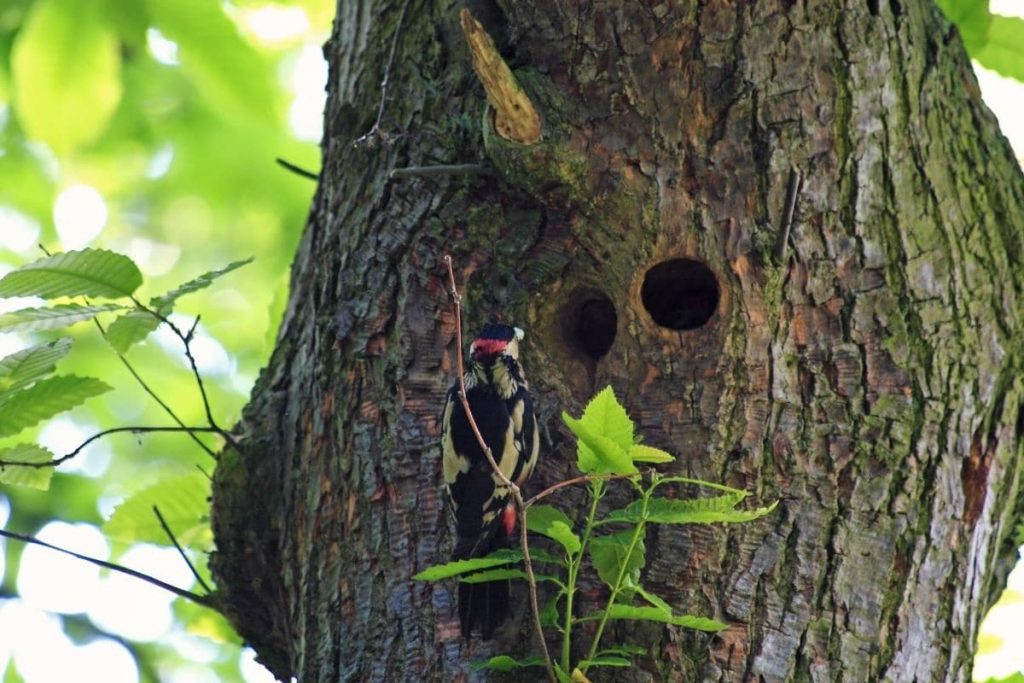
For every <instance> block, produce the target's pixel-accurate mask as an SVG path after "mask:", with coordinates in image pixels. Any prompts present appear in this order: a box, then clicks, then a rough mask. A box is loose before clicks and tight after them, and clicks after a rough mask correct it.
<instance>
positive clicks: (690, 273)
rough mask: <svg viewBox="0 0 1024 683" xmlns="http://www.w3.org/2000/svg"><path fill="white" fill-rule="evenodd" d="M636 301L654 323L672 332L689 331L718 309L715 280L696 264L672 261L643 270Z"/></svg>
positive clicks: (707, 271)
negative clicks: (642, 306)
mask: <svg viewBox="0 0 1024 683" xmlns="http://www.w3.org/2000/svg"><path fill="white" fill-rule="evenodd" d="M640 299H641V301H643V304H644V308H646V309H647V312H648V313H650V314H651V317H652V318H654V322H656V323H658V324H659V325H661V326H662V327H667V328H669V329H672V330H693V329H696V328H698V327H700V326H701V325H703V324H704V323H706V322H707V321H708V320H709V319H710V318H711V316H712V315H714V314H715V309H716V308H718V280H717V279H716V278H715V274H714V273H712V272H711V270H710V269H709V268H708V267H707V266H705V265H704V264H703V263H700V262H699V261H693V260H691V259H672V260H671V261H663V262H662V263H659V264H658V265H656V266H654V267H653V268H651V269H650V270H648V271H647V274H646V275H645V276H644V284H643V286H642V287H641V288H640Z"/></svg>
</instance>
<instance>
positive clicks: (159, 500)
mask: <svg viewBox="0 0 1024 683" xmlns="http://www.w3.org/2000/svg"><path fill="white" fill-rule="evenodd" d="M209 497H210V480H209V479H207V477H206V475H204V474H203V473H202V472H196V473H195V474H184V475H178V476H173V477H165V478H163V479H161V480H160V481H158V482H157V483H155V484H152V485H151V486H147V487H146V488H144V489H142V490H140V491H138V492H136V493H134V494H132V495H131V496H129V497H128V498H127V499H126V500H125V501H124V502H123V503H121V504H120V505H118V506H117V507H116V508H114V513H113V514H112V515H111V516H110V519H108V520H107V521H106V523H104V525H103V532H104V533H105V534H106V535H107V536H108V537H109V538H112V539H114V540H116V541H121V542H123V543H155V544H157V545H171V541H170V539H169V538H167V534H166V533H165V532H164V530H163V528H162V527H161V526H160V521H159V520H158V519H157V516H156V513H154V512H153V506H156V507H158V508H160V514H161V515H163V517H164V519H165V520H166V521H167V526H169V527H170V528H171V531H173V532H174V535H175V537H177V539H178V541H179V542H180V543H182V544H183V545H196V544H197V541H201V540H203V538H204V536H205V535H206V533H207V529H208V528H209V522H208V520H207V519H206V518H207V516H208V515H209V512H210V503H209Z"/></svg>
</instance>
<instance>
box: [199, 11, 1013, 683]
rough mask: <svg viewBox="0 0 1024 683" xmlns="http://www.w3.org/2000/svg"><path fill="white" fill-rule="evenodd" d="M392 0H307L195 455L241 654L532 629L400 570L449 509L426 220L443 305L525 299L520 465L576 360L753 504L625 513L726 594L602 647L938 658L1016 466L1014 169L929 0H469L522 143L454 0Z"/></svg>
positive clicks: (431, 645) (887, 660)
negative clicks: (312, 93) (312, 60)
mask: <svg viewBox="0 0 1024 683" xmlns="http://www.w3.org/2000/svg"><path fill="white" fill-rule="evenodd" d="M407 5H408V6H407V7H403V2H402V1H401V0H346V1H341V2H339V6H338V18H337V21H336V23H335V29H334V35H333V37H332V38H331V40H330V42H329V43H328V45H327V48H326V53H327V56H328V58H329V60H330V62H331V76H330V82H329V84H328V91H329V100H328V106H327V112H326V132H325V137H324V142H323V154H324V163H323V172H322V174H321V182H320V187H319V190H318V192H317V195H316V200H315V202H314V206H313V209H312V213H311V215H310V219H309V225H308V226H307V229H306V232H305V236H304V238H303V240H302V244H301V247H300V249H299V251H298V254H297V255H296V257H295V262H294V267H293V278H292V289H291V300H290V304H289V307H288V311H287V314H286V316H285V320H284V323H283V325H282V328H281V332H280V337H279V341H278V346H277V350H276V351H275V353H274V354H273V357H272V358H271V360H270V362H269V365H268V367H267V369H266V370H265V371H264V373H263V375H262V377H261V378H260V381H259V383H258V385H257V387H256V389H255V390H254V392H253V396H252V402H251V404H250V405H249V407H248V409H247V410H246V413H245V428H246V432H247V438H246V439H245V440H244V447H243V449H242V452H228V453H225V454H224V457H223V458H222V461H221V464H220V466H219V467H218V469H217V474H216V477H215V489H214V501H213V504H214V510H213V514H214V528H215V533H216V538H217V546H218V552H217V554H216V555H215V557H214V561H213V569H214V572H215V574H216V577H217V580H218V584H219V586H220V589H221V591H222V597H223V599H224V600H225V604H226V605H227V606H228V610H229V613H230V616H231V618H232V620H233V621H234V623H235V625H236V626H237V627H238V629H239V631H240V633H242V635H243V636H244V637H245V638H246V639H247V640H249V641H250V642H251V643H252V644H253V645H254V647H255V648H256V650H257V652H258V653H259V655H260V657H261V658H262V660H263V661H265V662H266V663H267V664H268V665H269V666H270V668H271V669H272V670H273V671H274V672H275V673H277V674H278V675H279V676H282V677H284V676H288V675H296V676H298V677H299V678H300V680H303V681H339V680H344V681H419V680H424V681H450V680H470V679H479V678H481V677H482V676H481V675H480V674H470V673H468V669H467V666H466V662H467V660H468V659H469V658H471V657H474V658H479V657H481V656H483V655H485V654H488V653H491V652H494V651H501V650H504V651H512V652H517V653H526V652H527V651H530V650H531V649H532V647H533V643H532V641H531V635H530V632H529V630H528V625H527V622H526V621H525V620H522V619H520V621H519V622H518V623H516V624H513V626H512V627H510V628H509V629H507V631H506V633H505V634H504V635H503V637H502V638H499V639H498V640H497V641H496V642H494V643H493V644H489V645H487V646H482V645H480V644H475V645H473V646H472V647H467V646H465V645H464V644H463V643H462V642H460V638H459V634H458V628H457V624H456V621H457V620H456V615H455V612H454V610H453V605H452V590H453V586H451V585H447V584H424V583H418V582H414V581H411V580H410V578H409V577H410V575H411V574H413V573H414V572H416V571H418V570H420V569H422V568H424V567H425V566H427V565H429V564H432V563H435V562H437V561H440V560H443V559H444V558H445V557H446V555H447V553H448V551H449V549H450V546H451V540H452V539H451V536H450V532H449V531H448V522H447V519H446V514H445V510H444V505H443V499H442V497H441V465H440V448H439V447H438V443H437V441H438V416H439V415H438V414H439V411H440V407H441V403H442V392H443V391H444V389H445V388H446V387H447V386H448V384H449V383H450V382H451V380H452V379H453V374H452V366H451V362H450V360H449V357H450V355H451V354H452V352H453V350H454V349H453V345H454V344H453V333H454V330H453V326H452V317H451V313H450V309H449V303H448V299H447V296H446V287H445V283H444V270H443V266H442V263H441V260H440V257H441V256H442V255H443V254H444V253H448V252H450V253H452V254H453V256H454V258H455V260H456V263H457V267H458V277H459V279H460V282H464V283H465V290H466V292H465V293H466V302H465V303H466V309H467V316H468V325H469V326H470V327H471V328H472V327H476V326H477V325H478V324H479V323H480V322H482V321H484V320H486V319H487V318H489V317H490V316H492V315H495V314H498V315H502V316H504V317H505V318H506V319H509V320H513V321H516V322H519V323H521V324H522V325H523V326H524V327H525V328H526V329H527V331H528V336H527V340H526V351H525V366H526V369H527V374H528V376H529V377H530V378H531V380H532V384H533V387H534V389H535V392H536V394H537V396H538V399H539V404H540V408H541V413H542V416H541V417H542V420H543V422H544V423H545V425H546V427H547V437H546V439H545V443H544V449H543V454H542V464H541V466H540V468H539V472H538V475H537V476H536V477H535V480H534V482H533V484H532V486H531V488H533V490H534V491H536V490H539V487H540V486H541V485H543V484H548V483H551V482H553V481H555V480H558V479H561V478H563V477H566V476H567V475H568V474H569V473H570V463H571V462H572V460H573V454H572V453H571V452H570V448H571V447H570V446H569V445H568V444H569V442H568V439H567V438H566V434H565V433H564V432H563V431H561V429H560V427H559V423H558V419H557V415H558V412H559V411H560V410H562V409H567V410H570V411H578V410H579V409H580V407H581V405H582V403H583V402H585V401H586V400H587V399H588V398H589V396H590V395H591V394H592V392H593V391H594V390H595V389H597V388H600V387H602V386H603V385H605V384H608V383H610V384H611V385H613V386H614V387H615V389H616V392H617V394H618V395H619V396H620V398H621V399H622V400H623V403H624V404H625V405H626V406H627V407H628V408H629V409H630V410H631V412H632V413H633V415H634V417H635V418H636V419H637V420H638V422H639V424H640V425H641V433H642V434H643V436H644V438H645V439H646V441H647V442H648V443H651V444H652V445H655V446H659V447H663V448H667V449H669V450H671V451H673V452H676V453H679V454H681V456H682V457H681V459H680V461H679V462H677V463H676V464H675V465H674V467H675V470H676V471H678V472H681V473H685V474H688V475H693V476H698V477H703V478H707V479H711V480H717V481H722V482H724V483H728V484H731V485H733V486H737V487H741V488H746V489H749V490H752V491H753V492H755V494H756V495H755V498H756V499H757V501H758V502H765V503H767V502H771V501H774V500H777V499H778V500H780V501H781V503H780V505H779V509H778V510H777V511H776V512H775V513H774V514H773V515H772V516H771V517H769V518H766V519H764V520H760V521H759V522H757V523H752V524H748V525H742V526H736V527H730V528H663V529H661V530H660V531H658V532H657V533H653V532H652V534H651V535H650V536H649V538H648V543H649V546H650V548H651V550H650V551H649V557H650V558H651V560H650V562H649V564H648V567H647V568H646V570H645V572H644V581H645V582H646V583H647V584H650V585H651V586H652V587H653V588H654V589H656V590H657V592H659V593H660V594H661V595H663V596H666V597H667V598H668V600H669V601H670V602H671V603H672V604H673V605H674V606H675V607H676V608H678V610H679V611H683V612H689V613H695V614H705V615H709V616H715V617H717V618H719V619H722V620H724V621H725V622H727V623H728V624H729V625H730V627H729V629H728V630H727V631H725V632H723V633H721V634H719V635H717V636H714V637H708V636H705V635H701V634H695V633H693V632H688V631H684V630H678V629H675V628H657V629H652V628H650V627H645V628H643V629H641V630H638V631H635V632H634V633H633V634H632V635H631V638H632V639H633V640H641V641H643V643H644V644H646V645H648V646H649V647H650V649H651V652H652V655H651V656H650V657H648V658H646V659H644V660H643V666H642V668H641V669H638V670H633V671H631V672H628V673H625V674H623V673H621V672H618V673H616V676H617V677H618V678H617V680H618V679H623V678H628V679H629V680H672V681H690V680H707V681H748V680H750V681H758V680H760V681H784V680H814V681H825V680H835V681H838V680H844V681H857V682H859V681H877V680H892V681H968V680H970V671H971V659H972V655H973V650H974V642H975V638H976V634H977V629H978V624H979V621H980V619H981V617H982V616H983V614H984V612H985V610H986V608H987V607H988V605H989V604H990V603H991V601H992V599H993V597H994V596H995V595H996V594H997V592H998V588H999V587H1000V585H1001V584H1002V581H1003V579H1004V577H1005V573H1006V570H1007V567H1008V566H1009V562H1011V561H1012V557H1013V551H1012V546H1011V542H1010V540H1009V539H1008V537H1009V535H1010V532H1011V531H1012V526H1013V522H1014V520H1015V519H1016V508H1017V502H1016V501H1018V499H1019V497H1020V496H1019V493H1020V492H1019V488H1020V481H1021V460H1022V445H1021V444H1022V427H1024V410H1022V403H1024V385H1022V381H1021V379H1020V377H1019V376H1020V371H1021V368H1022V348H1021V345H1020V339H1021V335H1022V327H1021V303H1020V302H1021V287H1022V284H1024V273H1022V270H1021V268H1020V267H1019V264H1020V263H1021V257H1022V247H1024V245H1022V237H1021V221H1020V216H1021V215H1022V213H1021V211H1022V208H1024V182H1022V177H1021V173H1020V171H1019V169H1018V167H1017V165H1016V162H1015V160H1014V158H1013V155H1012V153H1011V151H1010V149H1009V146H1008V144H1007V143H1006V141H1005V140H1004V139H1003V138H1002V136H1001V135H1000V134H999V132H998V129H997V125H996V123H995V121H994V119H993V117H992V116H991V114H990V113H989V112H988V111H987V110H986V109H985V107H984V105H982V104H981V102H980V99H979V94H978V90H977V86H976V84H975V79H974V76H973V75H972V73H971V69H970V65H969V63H968V59H967V57H966V55H965V53H964V50H963V47H962V45H961V42H960V40H959V38H958V37H957V35H956V32H955V29H953V28H952V27H951V26H950V25H949V24H948V23H947V22H946V21H945V20H944V19H943V18H942V17H941V15H940V14H939V12H938V10H937V9H936V8H935V7H934V6H933V5H932V3H931V2H930V1H928V0H845V1H843V2H837V1H836V0H806V1H804V2H793V1H792V0H759V1H757V2H754V1H753V0H749V1H742V0H733V1H726V0H709V1H706V2H700V1H697V0H689V1H686V0H682V1H679V2H673V1H665V2H643V3H641V2H620V1H619V0H593V1H591V2H570V1H569V0H517V1H516V2H511V1H509V2H500V3H499V5H493V4H490V2H488V1H486V0H484V1H478V2H472V3H470V7H471V9H472V10H473V12H474V14H475V15H476V16H477V17H478V18H480V19H481V21H482V22H483V23H484V25H485V26H486V28H487V30H488V31H489V32H490V34H491V35H492V36H493V37H494V38H495V40H496V42H497V44H498V47H499V49H500V50H501V52H502V53H503V55H504V56H505V58H506V60H507V61H508V62H509V64H510V65H511V67H512V69H513V70H514V72H515V74H516V76H517V78H518V79H519V81H520V83H521V84H522V86H523V88H524V89H525V91H526V93H527V95H528V96H529V98H530V100H531V101H532V102H533V103H534V104H535V105H536V107H537V110H538V111H539V113H540V114H541V117H542V118H543V122H544V123H543V139H542V140H541V142H539V143H538V144H535V145H521V144H516V143H513V142H510V141H508V140H506V139H504V138H502V137H501V136H500V135H498V134H497V133H496V132H495V130H494V127H493V119H492V118H491V117H489V116H488V115H485V113H484V112H485V108H486V107H485V104H484V96H483V90H482V88H481V85H480V83H479V81H478V80H477V79H476V77H475V76H474V74H473V72H472V70H471V59H470V55H469V52H468V50H467V47H466V42H465V39H464V37H463V35H462V32H461V29H460V25H459V18H458V10H459V9H460V7H461V6H462V5H461V4H460V3H456V2H451V1H449V0H438V1H436V2H428V1H426V0H412V1H411V2H408V3H407ZM403 13H404V16H403ZM400 17H402V18H401V31H400V35H399V37H398V40H397V52H396V57H395V60H394V65H393V68H392V70H391V73H390V87H389V90H388V91H387V103H386V108H385V115H384V118H383V121H382V124H381V131H382V133H383V134H381V135H378V134H372V135H371V136H370V137H369V138H367V140H365V141H364V143H363V144H360V145H356V146H353V141H354V140H355V139H356V138H358V137H359V136H361V135H362V134H364V133H366V132H367V131H368V130H370V129H371V128H372V127H373V122H374V120H375V118H376V116H377V106H378V101H379V97H380V87H379V84H380V82H381V79H382V77H383V75H384V71H385V67H386V65H387V64H388V53H389V51H390V49H391V45H392V39H393V37H394V36H395V32H396V29H397V26H398V24H399V21H400ZM480 161H486V162H487V163H488V164H490V165H492V166H493V168H494V169H495V172H494V174H492V175H473V176H465V175H451V176H431V177H415V176H414V177H411V178H403V179H398V180H389V179H388V172H389V171H390V170H392V169H394V168H397V167H407V166H413V165H417V166H419V165H429V164H459V163H467V162H469V163H472V162H480ZM791 169H795V170H796V171H798V172H799V173H800V174H801V175H802V176H803V182H802V184H800V187H799V193H798V196H797V200H798V201H797V203H796V210H795V215H794V217H793V220H792V226H791V230H790V231H789V234H788V238H787V237H784V236H783V233H785V232H786V231H787V220H786V213H787V206H786V205H787V194H788V188H789V187H790V185H791V183H790V178H791ZM673 259H686V260H683V261H676V262H675V263H674V264H670V265H668V266H664V267H662V268H660V269H658V270H655V271H652V270H651V269H652V268H654V267H655V266H657V265H659V264H662V263H664V262H666V261H671V260H673ZM705 267H706V269H707V270H704V268H705ZM645 281H646V283H647V284H646V286H645V284H644V283H645ZM707 314H710V318H709V319H707V320H705V318H707ZM679 328H687V329H679ZM604 351H606V353H604V355H601V354H602V352H604ZM579 496H580V494H579V493H578V492H577V493H570V494H567V495H566V496H563V497H562V498H560V499H558V501H557V503H558V504H559V505H561V506H563V507H565V508H567V509H568V508H571V507H572V506H573V505H575V504H577V503H578V502H579V500H580V498H579ZM598 592H599V590H598V589H597V588H594V587H592V588H591V589H590V592H589V595H590V597H591V598H596V597H598ZM520 597H521V598H522V599H521V600H520V603H519V605H520V606H519V607H517V609H519V610H520V611H521V612H522V611H524V610H525V605H526V600H525V597H523V596H522V595H521V596H520ZM521 616H522V615H521ZM533 671H539V670H533ZM533 671H531V673H530V675H529V676H525V677H523V678H524V679H525V680H536V679H538V678H539V674H535V673H534V672H533ZM603 671H606V670H603ZM599 679H603V676H599Z"/></svg>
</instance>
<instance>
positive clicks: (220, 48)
mask: <svg viewBox="0 0 1024 683" xmlns="http://www.w3.org/2000/svg"><path fill="white" fill-rule="evenodd" d="M146 6H147V8H148V9H149V13H150V16H151V18H152V21H153V24H154V26H155V27H156V28H157V29H159V31H160V32H161V33H162V34H163V35H165V36H166V37H167V38H169V39H171V40H173V41H174V42H176V43H177V44H178V55H179V58H180V59H181V68H182V70H184V71H185V72H186V73H187V74H188V75H189V76H190V77H191V78H192V80H193V81H194V82H195V83H196V84H197V85H198V87H199V88H200V90H201V94H202V95H203V97H204V99H208V100H210V102H211V104H212V105H213V106H215V107H218V108H220V109H222V110H226V112H230V113H232V114H239V113H242V114H245V115H247V116H250V117H253V118H255V119H259V120H266V119H268V118H270V117H271V116H272V115H273V111H274V107H273V104H274V101H275V98H274V89H273V84H272V82H271V80H270V71H269V69H268V68H267V65H266V64H265V63H264V61H263V58H262V57H261V56H260V54H259V53H258V52H257V51H256V50H255V49H253V47H252V45H250V44H249V43H248V42H246V41H245V40H244V39H243V38H242V36H241V34H240V33H239V31H238V28H237V27H236V26H235V24H234V22H232V21H231V19H230V18H229V17H228V15H227V14H226V13H225V11H224V8H223V6H222V5H221V4H220V3H217V2H209V1H208V0H146Z"/></svg>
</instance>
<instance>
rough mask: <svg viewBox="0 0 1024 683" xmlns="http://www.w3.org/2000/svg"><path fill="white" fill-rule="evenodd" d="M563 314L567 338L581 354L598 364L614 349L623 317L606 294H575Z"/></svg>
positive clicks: (584, 292) (592, 292)
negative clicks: (620, 317)
mask: <svg viewBox="0 0 1024 683" xmlns="http://www.w3.org/2000/svg"><path fill="white" fill-rule="evenodd" d="M559 315H560V317H561V326H562V332H563V334H564V335H565V339H566V341H567V342H568V344H569V346H570V347H571V348H573V349H574V350H575V351H576V352H577V353H582V354H584V355H585V356H587V357H588V358H590V359H591V360H593V361H598V360H601V358H602V357H603V356H604V355H605V354H607V353H608V351H609V350H610V349H611V348H612V343H613V342H614V341H615V329H616V327H618V324H619V316H618V314H617V313H616V312H615V304H613V303H612V300H611V299H609V298H608V295H607V294H605V293H604V292H599V291H596V290H592V289H588V290H579V291H576V292H574V293H573V294H571V295H570V296H569V301H568V302H567V303H566V305H565V306H563V307H562V310H561V311H560V314H559Z"/></svg>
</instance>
